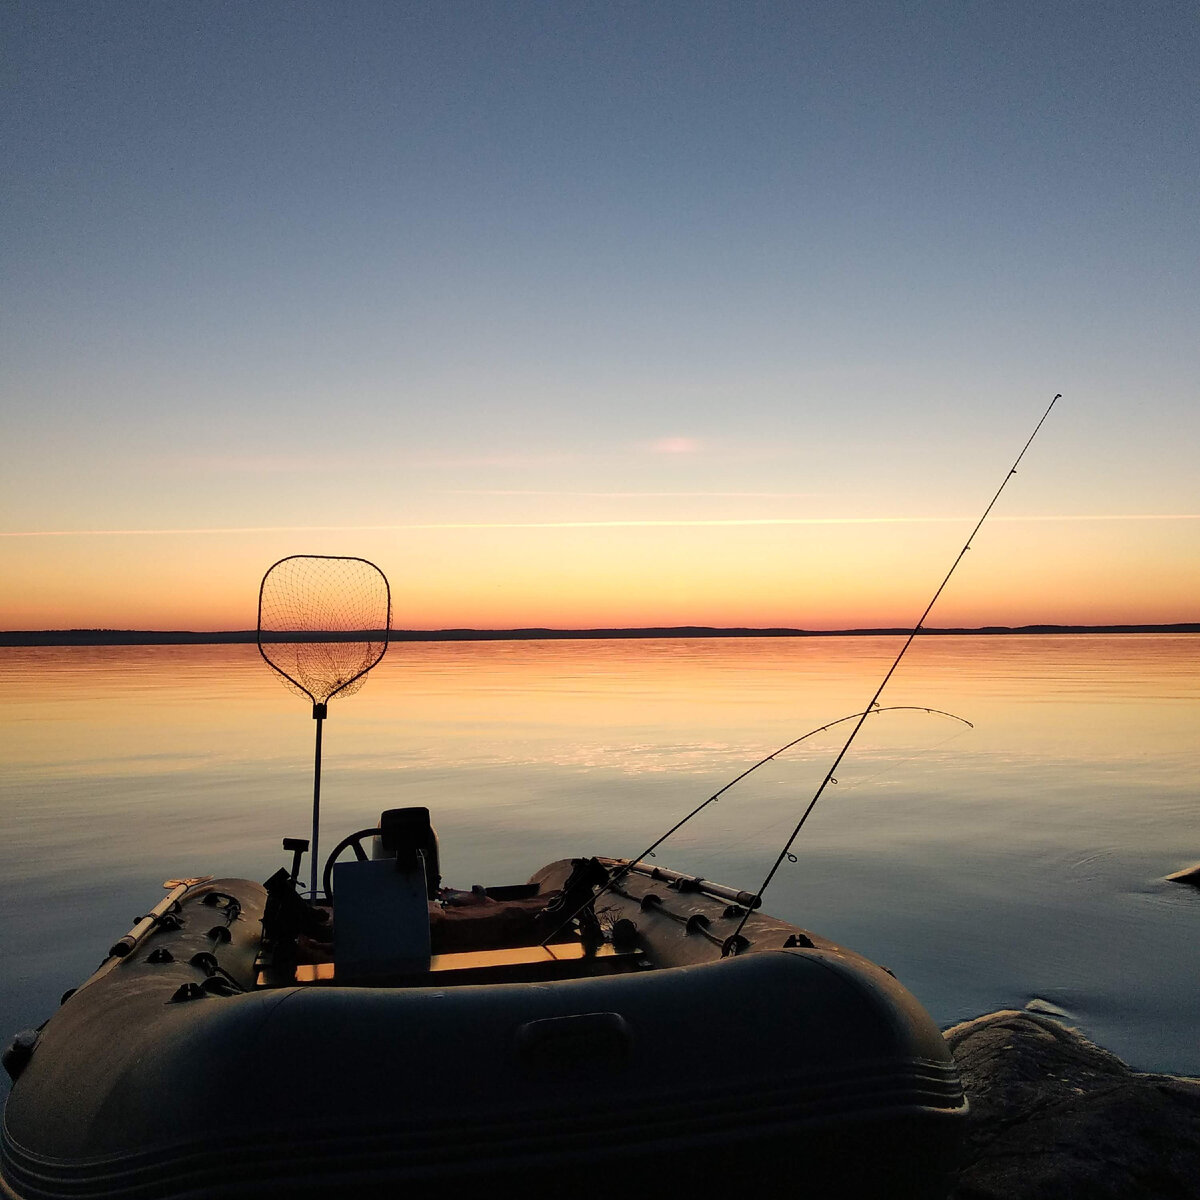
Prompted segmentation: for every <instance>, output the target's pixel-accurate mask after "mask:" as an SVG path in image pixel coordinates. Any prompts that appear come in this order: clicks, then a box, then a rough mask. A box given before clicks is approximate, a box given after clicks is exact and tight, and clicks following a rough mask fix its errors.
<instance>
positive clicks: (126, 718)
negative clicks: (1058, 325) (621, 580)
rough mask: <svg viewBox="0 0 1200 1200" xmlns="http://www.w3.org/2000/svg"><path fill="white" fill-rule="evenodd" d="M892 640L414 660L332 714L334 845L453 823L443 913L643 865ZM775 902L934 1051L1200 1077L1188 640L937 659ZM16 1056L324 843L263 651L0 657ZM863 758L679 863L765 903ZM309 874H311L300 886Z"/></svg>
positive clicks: (754, 791) (427, 654) (543, 645)
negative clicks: (175, 887) (203, 905)
mask: <svg viewBox="0 0 1200 1200" xmlns="http://www.w3.org/2000/svg"><path fill="white" fill-rule="evenodd" d="M899 646H900V640H899V639H897V638H871V637H856V638H804V639H736V638H729V639H712V640H708V639H697V640H657V641H651V640H634V641H625V640H613V641H538V642H482V643H421V644H394V645H393V647H392V648H391V650H390V651H389V653H388V655H387V657H386V658H385V659H384V660H383V662H382V663H381V664H380V666H379V667H378V668H377V669H376V670H375V671H374V672H373V673H372V675H371V677H370V679H369V680H368V681H367V684H366V686H365V688H364V689H363V691H362V692H360V693H359V694H358V695H356V696H352V697H348V698H346V699H345V700H343V701H336V700H335V701H334V702H333V703H332V704H331V705H330V716H329V719H328V721H327V722H326V725H325V771H324V776H323V792H322V794H323V815H324V820H323V834H322V845H323V847H324V848H325V849H328V848H330V847H332V845H333V843H334V841H335V840H336V839H337V838H339V837H341V836H342V835H343V834H344V833H348V832H350V831H352V830H355V829H359V828H363V827H365V826H370V825H373V824H374V823H375V819H376V818H377V816H378V814H379V812H380V811H381V810H382V809H384V808H389V807H395V806H399V805H405V804H425V805H428V806H429V808H430V809H431V810H432V811H433V814H434V821H435V824H436V825H437V827H438V831H439V834H440V837H441V844H442V870H443V874H444V876H445V878H446V880H447V881H448V882H451V883H454V884H456V885H460V886H469V885H470V884H472V883H476V882H480V883H485V884H491V883H502V882H514V881H520V880H523V879H525V878H527V877H528V876H529V875H530V874H531V873H532V872H533V871H535V870H536V869H537V868H538V867H540V866H542V865H543V864H544V863H546V862H549V861H551V860H553V859H557V858H562V857H566V856H578V855H587V854H611V855H629V854H634V853H637V852H639V851H641V850H642V849H644V847H645V846H646V845H648V844H649V843H650V842H651V841H652V840H653V839H654V838H655V837H656V836H658V834H659V833H661V832H662V831H663V830H664V829H666V828H667V827H669V826H670V825H671V824H672V823H673V822H674V821H675V820H677V819H678V818H679V817H680V816H682V815H683V814H684V813H686V812H687V811H688V810H689V809H691V808H694V807H695V806H696V805H697V804H698V803H699V802H700V801H701V800H703V799H704V798H705V797H706V796H707V795H710V794H711V793H712V792H714V791H715V790H716V789H717V788H719V787H720V786H722V785H723V784H724V783H726V782H727V781H728V780H729V779H730V778H732V777H733V776H734V775H736V774H737V773H738V772H739V771H741V770H742V769H744V768H745V767H746V766H748V765H749V764H751V763H752V762H754V761H755V760H756V759H758V758H761V757H762V756H763V755H764V754H767V753H769V752H770V751H772V750H774V749H776V748H777V747H778V746H780V745H782V744H783V743H785V742H787V741H789V740H790V739H792V738H794V737H797V736H799V735H800V734H802V733H804V732H806V731H807V730H809V729H812V728H814V727H816V726H819V725H823V724H825V723H826V722H828V721H831V720H833V719H835V718H838V717H841V716H844V715H846V714H849V713H854V712H857V711H859V710H861V708H862V707H863V706H864V705H865V704H866V702H867V701H868V700H869V699H870V697H871V695H872V693H873V692H874V689H875V687H876V686H877V684H878V681H879V679H880V678H882V676H883V673H884V671H885V670H886V668H887V666H888V665H889V664H890V662H891V660H892V658H893V657H894V656H895V654H896V652H897V650H898V649H899ZM882 703H883V704H885V705H905V704H914V705H922V706H928V707H932V708H938V709H945V710H948V711H950V712H953V713H956V714H959V715H960V716H962V717H964V718H967V719H968V720H970V721H972V722H974V724H975V728H974V729H968V728H966V727H965V726H964V725H962V724H960V723H958V722H955V721H952V720H950V719H948V718H945V717H939V716H936V715H927V714H925V713H914V712H889V713H884V714H882V715H879V716H875V717H872V718H871V719H870V720H868V721H867V722H866V724H865V726H864V728H863V731H862V733H861V734H860V736H859V739H858V741H857V742H856V743H855V747H854V748H853V749H852V750H851V752H850V755H849V756H848V757H847V759H846V761H845V762H844V763H843V765H842V766H841V768H840V769H839V770H838V772H837V784H836V786H831V787H830V788H829V789H828V790H827V791H826V793H825V796H824V797H823V798H822V800H821V802H820V804H819V805H818V807H817V809H816V810H815V812H814V814H813V816H812V818H811V819H810V820H809V822H808V824H807V826H806V827H805V829H804V831H803V832H802V834H801V836H800V838H799V840H798V841H797V843H796V845H795V847H794V853H795V856H796V860H797V861H796V862H794V863H785V864H784V866H783V868H782V869H781V870H780V873H779V875H778V876H777V877H776V879H775V881H774V883H773V884H772V886H771V888H770V890H769V891H768V893H767V896H766V905H765V907H766V908H767V910H768V911H770V912H773V913H777V914H778V915H780V916H782V917H785V918H787V919H788V920H791V921H795V922H797V923H799V924H802V925H805V926H807V927H809V928H812V929H815V930H819V931H820V932H822V933H824V934H826V935H828V936H830V937H832V938H834V939H836V940H838V941H840V942H842V943H844V944H846V945H848V946H852V947H854V948H855V949H857V950H860V951H861V952H863V953H865V954H867V955H868V956H869V957H871V958H873V959H875V960H876V961H878V962H880V963H883V964H884V965H886V966H888V967H890V968H891V969H892V970H893V971H894V972H895V973H896V974H897V976H898V977H899V978H900V979H901V980H902V981H903V982H904V983H905V984H906V985H907V986H908V987H909V988H910V989H911V990H912V991H913V992H915V993H916V995H917V996H918V997H919V998H920V999H921V1000H922V1001H923V1002H924V1004H925V1005H926V1007H927V1008H928V1009H929V1010H930V1012H931V1013H932V1014H933V1016H934V1018H935V1019H936V1020H937V1021H938V1022H939V1023H940V1024H942V1025H943V1026H947V1025H950V1024H952V1023H954V1022H956V1021H958V1020H961V1019H964V1018H967V1017H970V1016H975V1015H978V1014H979V1013H983V1012H987V1011H991V1010H993V1009H996V1008H1000V1007H1006V1006H1009V1007H1022V1006H1024V1005H1026V1004H1029V1003H1031V1002H1032V1003H1035V1004H1040V1005H1046V1004H1048V1005H1053V1006H1054V1007H1055V1008H1056V1009H1059V1010H1062V1012H1063V1013H1065V1014H1066V1016H1067V1017H1068V1018H1069V1019H1070V1020H1071V1021H1072V1022H1073V1023H1075V1024H1077V1025H1078V1026H1079V1027H1081V1028H1082V1029H1083V1030H1084V1031H1085V1032H1086V1033H1088V1034H1089V1035H1090V1036H1092V1037H1093V1038H1095V1039H1096V1040H1097V1041H1099V1042H1100V1043H1102V1044H1103V1045H1105V1046H1108V1047H1109V1048H1111V1049H1113V1050H1115V1051H1117V1052H1118V1053H1119V1054H1121V1055H1122V1056H1123V1057H1125V1058H1127V1059H1128V1060H1129V1061H1130V1062H1132V1063H1133V1064H1134V1065H1135V1066H1137V1067H1140V1068H1143V1069H1147V1070H1171V1071H1179V1072H1185V1073H1192V1074H1198V1073H1200V989H1198V986H1197V985H1198V983H1200V891H1197V890H1195V889H1192V888H1188V887H1183V886H1180V885H1176V884H1171V883H1166V882H1164V881H1163V877H1164V876H1165V875H1166V874H1168V873H1169V872H1171V871H1174V870H1178V869H1180V868H1181V867H1185V866H1189V865H1191V864H1193V863H1195V862H1196V861H1200V794H1198V793H1200V784H1198V779H1200V776H1198V772H1197V749H1198V747H1200V739H1198V738H1197V730H1198V727H1200V722H1198V720H1197V718H1198V717H1200V637H1188V636H1153V635H1130V636H1123V637H1106V636H1088V635H1084V636H1063V637H1053V636H1038V637H1019V636H1002V637H965V636H964V637H948V636H937V637H927V638H924V639H918V640H917V641H916V642H915V643H914V645H913V647H912V649H911V650H910V651H909V654H908V656H906V658H905V660H904V663H903V664H902V666H901V668H900V670H899V671H898V673H897V675H896V676H895V677H894V679H893V681H892V683H891V684H890V685H889V688H888V690H887V692H885V693H884V696H883V699H882ZM0 707H2V712H0V729H2V730H3V733H2V735H0V747H2V748H0V762H2V765H3V777H2V780H0V888H2V892H0V915H2V917H3V920H2V921H0V939H2V941H0V952H2V954H3V964H4V969H3V980H2V983H0V1034H3V1035H4V1036H5V1037H7V1035H8V1034H9V1033H11V1032H15V1031H16V1030H17V1029H20V1028H23V1027H26V1026H30V1025H35V1024H37V1023H39V1022H40V1021H41V1020H43V1019H44V1018H45V1017H47V1016H49V1015H50V1014H51V1013H52V1012H53V1010H54V1008H55V1007H56V1005H57V1002H58V997H59V995H60V993H61V992H62V991H64V990H65V989H66V988H68V987H70V986H73V985H75V984H76V983H78V982H80V980H81V979H82V978H83V977H84V976H85V975H86V974H88V973H89V972H90V971H91V970H92V969H93V968H94V967H95V966H96V964H97V963H98V961H99V959H100V957H101V955H102V953H103V951H104V950H105V948H106V947H107V946H108V945H109V944H110V943H111V942H112V941H113V940H114V939H115V938H116V937H117V936H118V935H120V934H122V933H124V932H125V931H126V929H128V927H129V926H130V925H131V923H132V921H133V918H134V917H136V916H138V915H140V914H141V913H143V912H145V911H146V910H147V909H148V908H150V907H151V906H152V905H153V904H154V903H155V902H156V900H157V899H158V898H159V897H160V896H161V895H162V890H161V883H162V881H163V880H164V879H166V878H169V877H172V876H180V875H194V874H210V873H211V874H216V875H245V876H248V877H250V878H254V879H260V880H261V879H265V878H266V877H267V876H268V875H269V874H270V873H272V872H273V871H274V870H275V869H276V868H277V867H278V866H280V865H283V864H284V863H285V859H286V856H285V855H284V853H283V851H282V849H281V848H280V839H281V838H282V837H283V836H285V835H297V836H308V833H309V821H310V807H311V788H312V784H311V778H312V753H313V732H314V725H313V722H312V719H311V716H310V711H309V707H308V705H307V703H306V702H304V701H302V700H300V699H298V698H297V697H295V696H294V695H292V694H290V693H289V692H287V691H286V690H285V689H284V688H283V687H282V686H281V685H280V684H279V683H278V682H277V681H276V679H275V677H274V676H273V675H272V674H271V673H270V672H269V671H268V669H267V668H266V666H265V665H264V664H263V663H262V662H261V660H260V659H259V657H258V653H257V650H256V649H255V647H253V646H186V647H176V646H156V647H99V648H36V649H0ZM850 728H851V727H850V726H849V725H842V726H840V727H839V728H837V729H835V730H831V731H829V732H827V733H825V734H822V735H820V736H818V737H814V738H812V739H809V740H808V741H806V742H805V743H804V744H803V745H802V746H799V747H797V748H796V749H795V750H793V751H790V752H789V753H787V754H785V755H783V756H781V757H780V758H779V759H778V760H776V761H774V762H772V763H770V764H768V765H767V766H765V767H763V768H762V769H761V770H759V771H757V772H756V773H755V774H753V775H752V776H751V777H750V778H749V779H747V780H745V781H744V782H743V783H741V784H739V785H738V786H737V787H736V788H734V789H732V790H731V791H730V792H729V793H727V794H726V796H725V797H724V798H723V799H722V800H721V801H720V802H719V803H718V804H716V805H713V806H711V807H710V808H709V809H707V810H706V811H705V812H704V813H703V814H701V816H699V817H697V818H696V820H694V821H692V822H691V823H690V824H688V825H687V826H685V827H684V828H683V829H682V830H681V831H680V832H679V833H678V834H676V835H675V836H674V837H673V838H672V839H671V840H670V841H669V842H667V843H666V845H664V846H663V847H662V849H661V850H660V851H659V853H658V861H660V862H661V863H662V864H663V865H668V866H672V867H675V868H678V869H682V870H687V871H692V872H696V873H699V874H703V875H705V876H707V877H709V878H711V879H714V880H717V881H719V882H722V883H727V884H735V885H737V886H739V887H743V888H747V889H754V888H756V887H757V886H758V884H759V882H760V881H761V879H762V877H763V875H764V874H765V872H766V870H767V868H768V866H769V865H770V863H771V861H773V859H774V857H775V855H776V854H777V853H778V850H779V847H780V846H781V844H782V842H783V839H784V838H786V836H787V834H788V833H789V832H790V830H791V828H792V826H793V825H794V824H795V822H796V820H797V818H798V816H799V813H800V812H801V811H802V810H803V808H804V806H805V804H806V803H807V802H808V800H809V798H810V797H811V796H812V794H813V792H814V790H815V789H816V787H817V785H818V784H819V783H820V781H821V778H822V777H823V775H824V773H825V771H826V770H827V769H828V766H829V763H830V762H831V761H832V758H833V756H834V754H836V752H837V750H838V749H839V748H840V746H841V743H842V740H844V738H845V736H846V734H847V733H848V732H849V729H850ZM306 874H307V872H306Z"/></svg>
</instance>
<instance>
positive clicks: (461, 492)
mask: <svg viewBox="0 0 1200 1200" xmlns="http://www.w3.org/2000/svg"><path fill="white" fill-rule="evenodd" d="M436 494H437V495H439V496H583V497H587V498H589V499H599V500H609V499H613V500H632V499H662V498H668V499H677V498H680V497H687V498H689V499H696V498H701V499H703V498H711V499H721V500H729V499H751V500H805V499H811V498H812V497H813V496H821V495H827V494H828V493H823V492H568V491H563V490H562V489H560V488H546V489H544V490H539V489H535V488H442V489H440V490H439V491H438V492H437V493H436Z"/></svg>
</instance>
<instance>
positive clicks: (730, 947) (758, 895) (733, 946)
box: [721, 392, 1062, 957]
mask: <svg viewBox="0 0 1200 1200" xmlns="http://www.w3.org/2000/svg"><path fill="white" fill-rule="evenodd" d="M1061 399H1062V393H1061V392H1059V393H1057V394H1056V395H1055V397H1054V399H1053V400H1051V401H1050V403H1049V405H1048V406H1047V408H1046V411H1045V412H1044V413H1042V419H1041V420H1040V421H1038V423H1037V424H1036V425H1035V426H1034V429H1033V432H1032V433H1031V434H1030V435H1029V440H1028V441H1027V442H1026V443H1025V445H1024V446H1022V447H1021V453H1020V454H1018V455H1017V457H1016V459H1015V460H1014V461H1013V465H1012V466H1011V467H1010V468H1009V470H1008V474H1007V475H1005V476H1004V480H1003V482H1002V483H1001V484H1000V486H999V487H998V488H997V489H996V494H995V495H994V496H993V497H992V498H991V501H990V502H989V503H988V506H987V508H985V509H984V510H983V516H981V517H980V518H979V520H978V521H977V522H976V524H975V528H974V529H972V530H971V533H970V536H969V537H968V538H967V540H966V541H965V542H964V543H963V548H962V549H961V550H960V551H959V552H958V557H957V558H955V560H954V562H953V563H952V564H951V566H950V570H949V571H947V572H946V577H945V579H943V580H942V582H941V583H940V584H939V585H938V589H937V591H936V592H934V593H933V599H932V600H930V601H929V603H928V604H927V605H926V606H925V611H924V612H923V613H922V614H921V615H920V617H919V618H918V619H917V623H916V624H915V625H914V626H913V628H912V632H911V633H910V634H909V635H908V637H907V638H906V639H905V641H904V645H903V646H901V647H900V653H899V654H897V655H896V660H895V662H893V663H892V665H891V666H890V667H889V668H888V671H887V674H886V675H884V677H883V679H882V681H881V682H880V684H879V686H878V687H877V688H876V689H875V695H874V696H872V697H871V702H870V704H868V705H867V707H866V709H865V710H864V712H863V713H862V714H861V715H860V716H859V718H858V723H857V724H856V725H855V726H854V728H853V729H851V731H850V736H849V737H848V738H847V739H846V742H845V745H843V746H842V748H841V750H840V751H838V756H837V758H835V759H834V760H833V764H832V765H831V766H830V768H829V770H828V771H827V772H826V773H825V778H824V779H823V780H822V781H821V785H820V787H818V788H817V790H816V793H815V794H814V795H813V798H812V799H811V800H810V801H809V802H808V807H807V808H806V809H805V810H804V812H803V814H802V815H801V817H800V820H799V821H797V822H796V827H795V829H793V830H792V833H791V836H790V837H789V838H788V840H787V841H786V842H785V843H784V846H783V849H782V850H780V852H779V857H778V858H776V859H775V862H774V863H773V864H772V866H771V869H770V870H769V871H768V872H767V876H766V878H765V879H764V880H763V881H762V883H761V884H760V885H759V888H758V891H757V892H755V894H754V903H752V904H750V905H749V906H748V907H747V908H746V911H745V913H743V914H742V919H741V920H740V921H739V922H738V927H737V928H736V929H735V930H734V931H733V935H732V936H731V937H730V938H729V939H728V940H727V941H726V943H725V948H724V949H723V950H722V952H721V954H722V957H728V956H730V955H732V954H736V953H737V947H738V946H740V945H741V944H742V941H741V937H740V935H741V932H742V929H743V927H744V926H745V924H746V922H747V921H748V920H749V919H750V914H751V913H752V912H753V911H754V909H755V908H757V907H758V905H759V904H760V903H761V902H762V897H763V893H764V892H765V891H766V890H767V888H768V887H769V886H770V883H771V880H772V879H774V878H775V873H776V872H777V871H778V870H779V868H780V866H781V865H782V863H783V860H784V859H785V858H789V857H791V850H792V843H793V842H795V840H796V838H797V837H799V836H800V830H801V829H803V828H804V823H805V821H807V820H808V817H809V814H810V813H811V812H812V810H813V809H814V808H816V806H817V801H818V800H820V799H821V796H822V794H823V793H824V791H825V789H826V787H828V786H829V784H830V783H831V782H832V781H833V779H834V773H835V772H836V771H837V769H838V767H839V766H841V763H842V759H843V758H845V757H846V753H847V751H849V749H850V747H851V746H852V745H853V744H854V739H855V738H856V737H857V736H858V731H859V730H860V729H861V728H862V727H863V722H864V721H865V720H866V719H867V716H868V715H869V714H870V713H871V712H872V711H873V710H874V709H875V707H876V705H877V704H878V703H879V697H880V696H881V695H882V694H883V689H884V688H885V687H887V685H888V681H889V680H890V679H891V678H892V676H893V675H894V674H895V672H896V668H897V667H898V666H899V665H900V660H901V659H902V658H903V657H904V655H905V653H906V652H907V650H908V648H909V646H911V645H912V644H913V641H914V640H915V639H916V636H917V634H918V633H920V632H921V627H922V626H923V625H924V624H925V618H926V617H928V616H929V614H930V612H931V611H932V609H933V606H934V605H935V604H936V603H937V601H938V597H939V596H940V595H941V594H942V592H943V591H944V590H945V587H946V585H947V584H948V583H949V582H950V576H951V575H953V574H954V572H955V570H956V569H957V567H958V564H959V563H960V562H962V560H963V558H964V557H965V556H966V553H967V551H968V550H970V548H971V542H972V541H973V540H974V538H975V535H976V534H977V533H978V532H979V530H980V529H981V528H982V526H983V523H984V521H986V520H987V518H988V514H989V513H990V512H991V511H992V508H993V507H994V506H995V504H996V501H997V500H999V499H1000V493H1001V492H1003V491H1004V489H1005V488H1006V487H1007V486H1008V481H1009V480H1010V479H1011V478H1012V477H1013V476H1014V475H1015V474H1016V473H1017V467H1019V466H1020V465H1021V459H1023V458H1024V457H1025V451H1026V450H1028V449H1029V447H1030V446H1031V445H1032V444H1033V439H1034V438H1035V437H1037V435H1038V431H1039V430H1040V429H1041V427H1042V426H1043V425H1044V424H1045V421H1046V418H1047V417H1048V416H1049V415H1050V410H1051V409H1052V408H1053V407H1054V406H1055V404H1057V403H1058V401H1059V400H1061Z"/></svg>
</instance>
